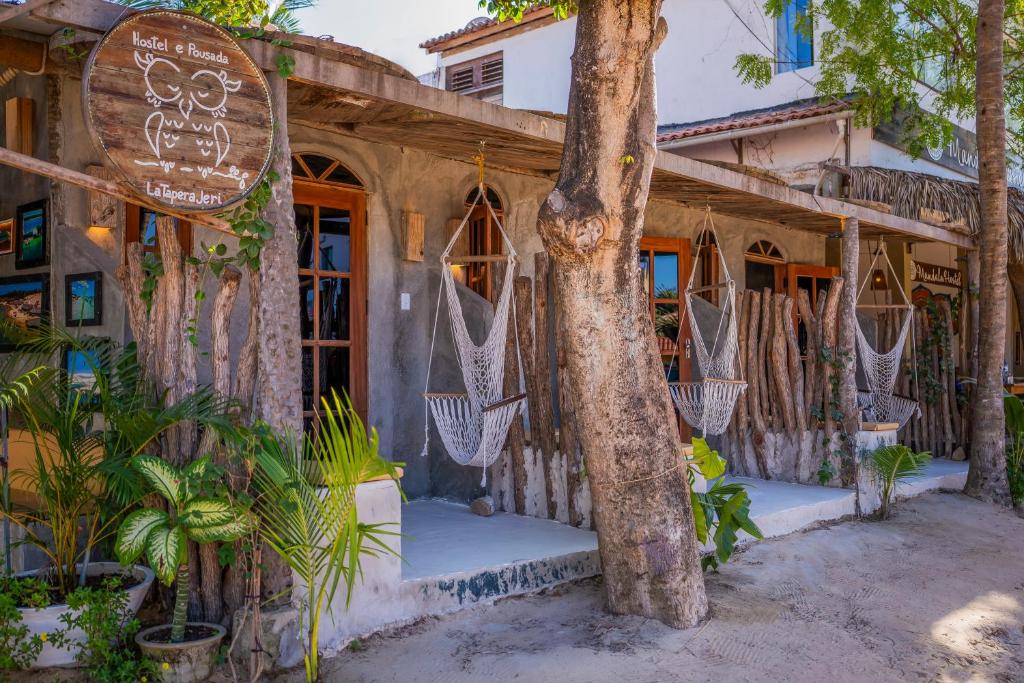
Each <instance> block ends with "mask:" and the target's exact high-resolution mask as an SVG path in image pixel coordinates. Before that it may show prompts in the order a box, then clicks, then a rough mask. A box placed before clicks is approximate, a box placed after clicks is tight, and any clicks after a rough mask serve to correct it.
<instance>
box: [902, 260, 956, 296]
mask: <svg viewBox="0 0 1024 683" xmlns="http://www.w3.org/2000/svg"><path fill="white" fill-rule="evenodd" d="M910 279H911V280H913V281H914V282H924V283H926V284H929V285H942V286H944V287H955V288H957V289H960V288H961V287H963V286H964V274H963V273H962V272H961V271H959V270H957V269H956V268H948V267H946V266H937V265H935V264H934V263H922V262H921V261H914V260H911V261H910Z"/></svg>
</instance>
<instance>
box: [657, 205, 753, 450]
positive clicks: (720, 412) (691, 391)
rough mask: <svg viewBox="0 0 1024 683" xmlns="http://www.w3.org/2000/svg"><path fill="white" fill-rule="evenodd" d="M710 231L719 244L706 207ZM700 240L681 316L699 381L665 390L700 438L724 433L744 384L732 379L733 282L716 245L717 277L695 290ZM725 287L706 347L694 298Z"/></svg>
mask: <svg viewBox="0 0 1024 683" xmlns="http://www.w3.org/2000/svg"><path fill="white" fill-rule="evenodd" d="M708 230H710V234H711V237H712V239H713V243H714V244H716V245H717V244H718V233H717V232H716V231H715V222H714V220H713V219H712V217H711V207H710V206H708V207H707V209H706V210H705V212H704V226H703V230H702V233H703V232H704V231H708ZM703 248H704V244H703V243H702V244H700V245H699V246H698V247H697V256H696V258H695V259H694V263H693V267H692V268H691V269H690V279H689V280H688V281H687V283H686V290H685V292H684V299H685V301H686V316H687V319H688V320H689V322H690V334H691V335H692V336H693V346H694V348H695V349H696V352H697V366H698V367H699V368H700V374H701V379H700V380H699V381H696V382H669V392H670V393H671V395H672V402H673V403H675V406H676V409H677V410H678V411H679V413H680V414H681V415H682V416H683V419H684V420H686V422H687V424H689V425H690V426H691V427H694V428H697V429H700V430H701V432H702V434H703V435H704V436H708V435H718V434H723V433H724V432H725V430H726V429H727V428H728V427H729V421H730V420H731V419H732V412H733V409H734V408H735V407H736V401H737V399H739V397H740V395H742V394H743V392H744V391H745V390H746V388H747V383H746V382H744V381H743V380H737V379H735V376H736V355H737V353H738V352H739V344H738V337H737V333H736V327H737V321H736V281H735V280H733V279H732V276H731V275H730V273H729V267H728V265H727V264H726V262H725V257H724V256H723V254H722V251H721V249H718V250H717V251H718V260H719V266H720V272H721V274H722V280H721V281H720V282H718V283H715V284H712V285H705V286H703V287H697V288H694V286H693V279H694V275H695V274H696V272H697V267H698V265H699V264H700V252H701V250H702V249H703ZM720 289H725V292H726V294H725V299H726V300H725V303H724V304H723V305H722V308H721V316H720V317H719V319H718V327H717V328H716V330H715V338H714V343H713V344H712V346H711V348H710V349H708V346H707V343H706V342H705V341H704V336H703V334H702V333H701V327H700V325H699V324H698V321H697V316H696V315H695V314H694V310H693V297H694V296H696V295H698V294H700V293H702V292H710V291H717V290H720ZM682 329H683V326H682V325H680V326H679V332H678V333H677V335H676V344H675V349H674V350H673V352H672V360H671V362H670V363H669V369H668V372H669V374H671V372H672V366H673V365H674V363H675V354H676V351H677V350H678V349H679V335H680V334H682Z"/></svg>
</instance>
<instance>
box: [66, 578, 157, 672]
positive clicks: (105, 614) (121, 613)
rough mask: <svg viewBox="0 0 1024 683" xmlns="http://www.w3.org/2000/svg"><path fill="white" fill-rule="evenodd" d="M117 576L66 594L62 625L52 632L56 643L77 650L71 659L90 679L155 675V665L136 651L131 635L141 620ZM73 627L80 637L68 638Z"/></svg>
mask: <svg viewBox="0 0 1024 683" xmlns="http://www.w3.org/2000/svg"><path fill="white" fill-rule="evenodd" d="M122 582H123V579H122V577H120V576H110V577H107V578H105V579H104V581H103V585H102V586H101V587H99V588H79V589H77V590H76V591H75V592H74V593H72V594H71V595H69V596H68V607H69V608H70V609H68V610H67V611H66V612H64V613H63V614H62V615H61V616H60V620H61V623H62V624H63V625H64V626H63V628H62V629H60V630H58V631H57V632H56V633H54V634H53V636H52V642H53V644H54V645H55V646H56V647H70V648H74V649H75V650H77V653H76V655H75V659H76V660H77V662H78V665H79V666H80V667H82V669H83V670H84V671H85V673H86V675H87V676H88V677H89V680H90V681H97V682H98V683H136V682H137V681H145V680H146V679H147V678H150V677H152V678H153V679H154V680H157V679H158V675H157V665H156V662H154V661H153V660H151V659H147V658H145V657H143V656H141V655H140V653H139V652H138V650H137V649H136V648H135V646H134V643H133V642H132V639H133V638H134V637H135V634H136V633H138V631H139V628H140V627H141V624H140V623H139V620H138V619H137V618H136V617H135V612H134V610H132V608H131V607H130V606H129V604H128V601H129V597H128V593H127V591H125V590H122V589H123V585H122ZM73 631H81V632H82V633H84V634H85V639H84V640H79V639H78V638H69V637H68V634H69V633H72V632H73Z"/></svg>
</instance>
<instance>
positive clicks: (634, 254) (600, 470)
mask: <svg viewBox="0 0 1024 683" xmlns="http://www.w3.org/2000/svg"><path fill="white" fill-rule="evenodd" d="M660 9H661V2H660V1H658V0H651V1H650V2H639V1H637V2H619V1H618V0H589V1H587V0H584V1H583V2H580V4H579V13H578V16H577V26H576V46H575V50H574V52H573V57H572V85H571V89H570V95H569V107H568V116H567V120H566V133H565V146H564V148H563V151H562V163H561V171H560V174H559V178H558V183H557V184H556V186H555V189H554V190H553V191H552V192H551V194H550V195H548V197H547V200H546V201H545V203H544V205H543V206H542V207H541V211H540V215H539V217H538V231H539V232H540V235H541V237H542V239H543V240H544V245H545V247H546V249H547V250H548V253H549V254H550V255H551V256H552V257H553V271H554V286H555V291H556V294H557V296H558V300H559V303H560V304H561V306H562V312H563V314H564V316H565V320H564V322H565V328H564V329H565V336H564V343H565V346H566V357H567V361H568V363H567V368H566V369H567V370H568V372H567V376H568V377H567V378H568V380H569V382H568V384H569V388H570V390H571V393H572V398H573V405H574V407H575V408H576V418H577V422H578V425H579V438H580V442H581V444H582V446H583V451H584V452H585V453H586V457H587V473H588V480H589V482H590V486H591V493H592V495H593V512H594V517H595V521H596V526H597V533H598V545H599V548H600V553H601V563H602V567H603V571H604V581H605V588H606V590H607V594H608V606H609V609H610V610H611V611H612V612H614V613H618V614H637V615H642V616H646V617H651V618H654V619H657V620H659V621H662V622H664V623H666V624H668V625H670V626H674V627H677V628H682V627H689V626H693V625H695V624H697V623H699V622H700V621H701V620H703V619H704V617H705V616H706V614H707V610H708V604H707V597H706V595H705V592H704V577H703V576H702V574H701V569H700V562H699V558H698V548H697V541H696V536H695V533H694V526H693V511H692V510H691V508H690V497H689V495H688V490H687V483H686V474H685V471H684V467H683V466H681V462H682V461H681V450H682V442H681V440H680V438H679V431H678V429H677V427H676V421H675V412H674V410H673V408H672V402H671V400H670V398H669V392H668V385H667V383H666V380H665V370H664V368H663V367H662V364H661V359H660V357H659V355H658V349H657V344H656V340H655V336H654V326H653V323H652V321H651V317H650V312H649V310H648V305H647V300H646V297H644V296H642V291H641V287H640V281H639V278H640V270H639V268H637V258H638V253H639V241H640V236H641V234H642V233H643V219H644V208H645V206H646V204H647V197H648V191H649V189H650V179H651V171H652V169H653V166H654V157H655V154H656V151H655V132H656V116H655V97H654V52H655V50H656V49H657V48H658V45H659V44H660V42H661V40H663V39H664V36H665V32H666V27H665V24H664V21H663V20H660V19H659V12H660Z"/></svg>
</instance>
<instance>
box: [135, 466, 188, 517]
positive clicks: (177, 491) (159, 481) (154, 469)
mask: <svg viewBox="0 0 1024 683" xmlns="http://www.w3.org/2000/svg"><path fill="white" fill-rule="evenodd" d="M132 467H134V468H135V469H136V471H138V473H139V474H141V475H142V477H143V479H145V480H146V481H147V482H148V483H149V485H150V486H152V487H153V490H154V491H156V492H157V493H159V494H160V495H161V496H163V497H164V499H165V500H167V502H169V503H170V504H171V505H173V506H177V505H178V503H179V502H180V497H181V480H182V474H181V471H180V470H178V468H177V467H175V466H174V465H172V464H170V463H169V462H166V461H164V460H161V459H160V458H157V457H154V456H152V455H138V456H135V459H134V460H133V461H132Z"/></svg>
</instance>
